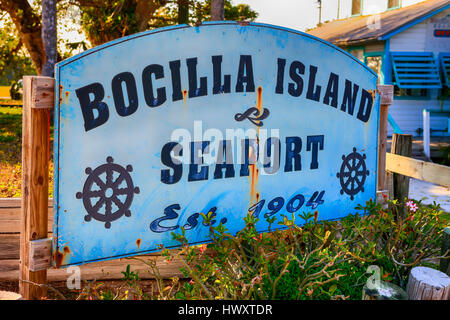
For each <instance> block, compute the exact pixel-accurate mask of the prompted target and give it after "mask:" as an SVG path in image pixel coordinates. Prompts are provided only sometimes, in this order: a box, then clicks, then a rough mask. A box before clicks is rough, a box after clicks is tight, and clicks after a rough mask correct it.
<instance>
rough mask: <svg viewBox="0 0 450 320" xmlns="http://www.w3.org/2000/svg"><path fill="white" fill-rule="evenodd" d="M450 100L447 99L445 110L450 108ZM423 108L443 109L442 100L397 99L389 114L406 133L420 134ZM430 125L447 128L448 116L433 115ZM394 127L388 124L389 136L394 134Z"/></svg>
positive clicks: (435, 127)
mask: <svg viewBox="0 0 450 320" xmlns="http://www.w3.org/2000/svg"><path fill="white" fill-rule="evenodd" d="M449 108H450V101H449V100H447V101H445V104H444V110H449ZM423 109H430V110H441V102H440V101H439V100H437V99H430V100H399V99H395V100H394V103H393V104H392V105H391V106H390V107H389V114H390V115H391V116H392V117H393V118H394V120H395V122H396V123H397V125H398V126H399V127H400V129H401V130H402V131H403V133H404V134H411V135H413V136H418V135H419V134H418V133H417V131H416V130H417V129H419V128H420V129H422V130H423V118H422V113H423ZM430 127H431V129H433V130H445V129H447V127H448V120H447V118H446V117H435V116H433V117H431V120H430ZM393 133H394V132H393V129H392V127H391V126H390V125H389V126H388V136H392V134H393ZM421 135H422V134H421ZM433 135H442V133H439V134H438V133H433Z"/></svg>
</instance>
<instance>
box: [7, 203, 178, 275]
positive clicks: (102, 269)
mask: <svg viewBox="0 0 450 320" xmlns="http://www.w3.org/2000/svg"><path fill="white" fill-rule="evenodd" d="M21 201H22V199H21V198H4V199H0V281H17V280H18V279H19V263H20V212H21V207H20V206H21ZM52 212H53V200H52V199H49V200H48V231H49V232H48V234H47V235H48V237H52V227H53V220H52V219H53V213H52ZM141 258H143V259H150V258H151V259H157V265H158V267H159V270H160V272H161V277H163V278H170V277H175V276H176V277H179V278H183V277H184V276H183V274H182V273H181V272H180V268H181V262H180V261H179V260H173V261H171V262H170V263H169V264H168V263H166V262H164V259H163V258H162V257H161V256H160V254H159V253H155V254H147V255H143V256H141ZM128 264H129V265H130V267H131V270H133V271H138V272H139V276H140V277H141V279H154V276H153V275H152V274H150V273H149V272H148V271H149V268H148V267H147V266H146V265H145V264H143V263H142V262H139V261H137V260H132V259H117V260H111V261H103V262H96V263H90V264H86V265H83V266H80V271H81V272H80V276H81V280H94V279H98V280H108V279H121V278H122V277H123V274H122V273H121V272H122V271H124V270H125V267H126V266H127V265H128ZM67 270H68V269H48V270H47V277H48V280H49V281H66V280H67V279H68V277H69V276H71V275H72V273H70V272H68V271H67Z"/></svg>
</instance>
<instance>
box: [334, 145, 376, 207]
mask: <svg viewBox="0 0 450 320" xmlns="http://www.w3.org/2000/svg"><path fill="white" fill-rule="evenodd" d="M365 159H366V155H365V154H363V155H361V154H359V153H358V152H356V148H353V152H352V153H350V154H349V155H347V156H346V155H343V156H342V160H343V161H342V165H341V170H340V171H339V173H338V174H337V177H338V178H339V182H340V183H341V188H342V189H341V194H344V193H346V194H348V195H350V200H353V199H354V196H355V195H356V194H357V193H358V192H360V191H361V192H364V182H365V181H366V177H367V176H368V175H369V170H367V167H366V162H365V161H364V160H365Z"/></svg>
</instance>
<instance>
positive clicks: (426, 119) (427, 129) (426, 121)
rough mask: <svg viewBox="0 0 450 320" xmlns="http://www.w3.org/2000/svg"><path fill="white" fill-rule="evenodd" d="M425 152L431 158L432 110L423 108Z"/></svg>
mask: <svg viewBox="0 0 450 320" xmlns="http://www.w3.org/2000/svg"><path fill="white" fill-rule="evenodd" d="M422 114H423V153H424V154H425V156H426V157H427V159H428V160H430V155H431V153H430V111H428V110H427V109H423V113H422Z"/></svg>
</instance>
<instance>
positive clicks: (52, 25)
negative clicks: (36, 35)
mask: <svg viewBox="0 0 450 320" xmlns="http://www.w3.org/2000/svg"><path fill="white" fill-rule="evenodd" d="M42 41H43V43H44V52H45V58H44V66H43V67H42V75H43V76H48V77H53V75H54V69H55V64H56V60H57V58H58V51H57V48H56V42H57V35H56V0H43V1H42Z"/></svg>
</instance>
